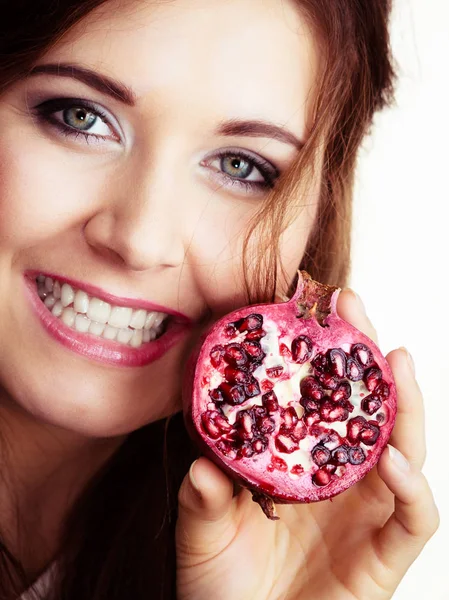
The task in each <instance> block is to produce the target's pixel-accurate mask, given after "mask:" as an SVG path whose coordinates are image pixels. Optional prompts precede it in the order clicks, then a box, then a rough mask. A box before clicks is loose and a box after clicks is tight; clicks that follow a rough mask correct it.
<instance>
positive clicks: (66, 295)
mask: <svg viewBox="0 0 449 600" xmlns="http://www.w3.org/2000/svg"><path fill="white" fill-rule="evenodd" d="M74 299H75V292H74V291H73V288H72V286H70V285H69V284H68V283H64V284H63V285H62V288H61V303H62V306H64V307H65V306H68V305H69V304H72V302H73V300H74Z"/></svg>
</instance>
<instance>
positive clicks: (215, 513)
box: [176, 458, 237, 567]
mask: <svg viewBox="0 0 449 600" xmlns="http://www.w3.org/2000/svg"><path fill="white" fill-rule="evenodd" d="M232 496H233V484H232V482H231V481H230V480H229V479H228V477H226V475H225V474H224V473H222V472H221V471H220V469H219V468H218V467H216V466H215V465H214V464H213V463H212V462H211V461H210V460H208V459H207V458H199V459H198V460H196V461H195V462H194V463H193V464H192V466H191V467H190V471H189V473H188V474H187V475H186V477H185V478H184V481H183V482H182V485H181V489H180V490H179V496H178V500H179V514H178V522H177V525H176V546H177V559H178V567H186V566H190V567H191V566H194V565H196V564H200V563H202V562H204V561H206V560H208V559H211V558H214V557H215V556H217V555H218V554H219V553H220V552H222V551H223V550H224V549H225V548H226V547H227V546H228V545H229V544H230V542H231V541H232V539H233V538H234V537H235V535H236V531H237V526H236V519H235V505H234V502H233V499H232Z"/></svg>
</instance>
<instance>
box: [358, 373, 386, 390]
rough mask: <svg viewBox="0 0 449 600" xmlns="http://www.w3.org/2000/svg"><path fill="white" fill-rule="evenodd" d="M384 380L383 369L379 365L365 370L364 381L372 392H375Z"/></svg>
mask: <svg viewBox="0 0 449 600" xmlns="http://www.w3.org/2000/svg"><path fill="white" fill-rule="evenodd" d="M381 380H382V371H381V370H380V369H378V368H377V367H371V368H370V369H367V370H366V371H365V374H364V376H363V381H364V382H365V385H366V387H367V388H368V390H369V391H370V392H374V390H375V389H376V387H377V386H378V384H379V383H380V381H381Z"/></svg>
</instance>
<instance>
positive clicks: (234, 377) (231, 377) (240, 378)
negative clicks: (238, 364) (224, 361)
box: [224, 367, 249, 383]
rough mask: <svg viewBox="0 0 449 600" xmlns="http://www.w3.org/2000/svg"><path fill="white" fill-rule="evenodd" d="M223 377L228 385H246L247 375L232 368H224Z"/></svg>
mask: <svg viewBox="0 0 449 600" xmlns="http://www.w3.org/2000/svg"><path fill="white" fill-rule="evenodd" d="M224 376H225V379H226V381H227V382H228V383H247V382H248V380H249V375H248V373H246V372H245V371H242V370H241V369H234V367H226V369H225V371H224Z"/></svg>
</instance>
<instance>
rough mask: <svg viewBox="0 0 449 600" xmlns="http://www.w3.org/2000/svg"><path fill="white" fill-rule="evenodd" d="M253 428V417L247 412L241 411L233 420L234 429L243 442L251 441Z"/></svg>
mask: <svg viewBox="0 0 449 600" xmlns="http://www.w3.org/2000/svg"><path fill="white" fill-rule="evenodd" d="M253 426H254V415H253V413H252V412H250V411H248V410H241V411H240V412H239V413H238V414H237V418H236V420H235V427H236V429H237V431H238V433H239V435H240V437H241V438H242V439H243V440H252V439H253V437H254V433H253Z"/></svg>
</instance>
